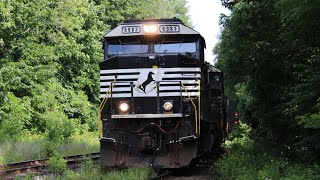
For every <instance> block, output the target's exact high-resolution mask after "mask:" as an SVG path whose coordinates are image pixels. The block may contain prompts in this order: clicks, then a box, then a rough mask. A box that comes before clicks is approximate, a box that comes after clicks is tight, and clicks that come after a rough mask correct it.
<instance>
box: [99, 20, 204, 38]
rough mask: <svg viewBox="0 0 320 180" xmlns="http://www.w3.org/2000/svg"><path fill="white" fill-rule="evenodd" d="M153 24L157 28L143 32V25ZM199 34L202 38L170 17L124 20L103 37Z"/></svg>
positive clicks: (179, 21)
mask: <svg viewBox="0 0 320 180" xmlns="http://www.w3.org/2000/svg"><path fill="white" fill-rule="evenodd" d="M148 25H155V27H156V28H157V30H156V32H154V33H146V32H144V27H143V26H148ZM170 28H171V29H170ZM170 34H171V35H173V34H180V35H199V36H200V37H201V38H203V37H202V36H201V35H200V33H199V32H197V31H195V30H194V29H192V28H189V27H187V26H186V25H184V24H183V23H182V21H181V20H180V19H178V18H172V19H141V20H126V21H124V23H122V24H120V25H119V26H117V27H115V28H114V29H112V30H111V31H109V32H108V33H106V35H105V36H104V37H107V38H108V37H119V36H124V37H128V36H139V35H170Z"/></svg>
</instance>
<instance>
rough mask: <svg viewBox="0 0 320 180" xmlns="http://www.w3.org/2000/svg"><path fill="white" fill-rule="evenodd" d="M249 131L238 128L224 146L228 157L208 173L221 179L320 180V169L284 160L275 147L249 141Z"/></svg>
mask: <svg viewBox="0 0 320 180" xmlns="http://www.w3.org/2000/svg"><path fill="white" fill-rule="evenodd" d="M249 131H250V129H249V128H248V126H246V125H245V124H241V125H240V126H239V127H238V128H237V129H235V131H234V132H233V134H232V135H231V141H228V142H227V143H226V146H225V149H226V151H227V153H226V154H225V155H224V156H223V157H222V158H221V159H219V160H218V162H217V163H215V165H214V166H213V167H211V169H210V171H211V173H214V174H218V175H219V177H220V179H232V180H233V179H239V180H241V179H243V180H248V179H249V180H251V179H253V180H255V179H261V180H265V179H288V180H289V179H297V180H299V179H301V180H304V179H319V178H320V167H319V165H315V164H314V165H310V164H302V163H299V162H295V161H292V160H290V159H288V158H286V157H285V156H284V155H283V154H281V151H279V149H278V148H277V147H276V146H272V145H271V146H270V145H267V144H266V143H260V142H255V141H253V140H251V139H250V138H248V134H249Z"/></svg>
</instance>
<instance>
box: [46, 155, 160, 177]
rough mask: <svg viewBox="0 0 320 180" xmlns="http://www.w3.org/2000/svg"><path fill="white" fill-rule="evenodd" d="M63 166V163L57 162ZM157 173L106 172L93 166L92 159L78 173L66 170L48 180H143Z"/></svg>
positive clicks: (85, 162) (146, 171)
mask: <svg viewBox="0 0 320 180" xmlns="http://www.w3.org/2000/svg"><path fill="white" fill-rule="evenodd" d="M55 163H57V164H58V165H59V166H61V161H60V162H58V161H55ZM154 175H155V172H154V171H152V170H151V169H149V168H129V169H124V170H105V169H102V168H101V167H100V165H97V164H93V162H92V161H91V160H90V159H86V160H84V161H83V162H82V164H81V166H80V168H79V169H78V170H76V171H71V170H66V169H64V171H63V173H61V171H60V172H58V173H56V172H53V173H52V174H51V175H50V176H48V177H47V178H46V179H47V180H51V179H61V180H62V179H63V180H87V179H90V180H143V179H148V178H149V177H153V176H154Z"/></svg>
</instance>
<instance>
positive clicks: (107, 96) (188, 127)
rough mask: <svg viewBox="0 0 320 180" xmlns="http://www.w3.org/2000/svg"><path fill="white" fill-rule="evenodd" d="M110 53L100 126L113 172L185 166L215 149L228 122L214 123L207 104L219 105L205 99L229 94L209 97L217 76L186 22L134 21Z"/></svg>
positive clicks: (109, 42)
mask: <svg viewBox="0 0 320 180" xmlns="http://www.w3.org/2000/svg"><path fill="white" fill-rule="evenodd" d="M103 48H104V61H102V62H101V63H100V99H101V104H100V107H99V119H98V125H99V136H100V143H101V148H100V154H101V158H102V160H103V163H104V164H105V165H106V166H144V167H146V166H153V167H162V168H177V167H183V166H188V165H189V164H190V162H191V161H192V160H193V159H195V158H196V157H198V156H200V155H201V154H203V153H204V152H206V151H208V150H209V149H210V148H211V147H212V146H213V144H214V143H215V142H214V141H215V140H216V139H217V138H214V137H217V135H216V134H217V132H218V128H217V127H218V126H219V125H218V124H219V121H220V119H221V118H222V116H219V115H218V116H215V118H216V121H214V120H213V119H212V118H210V117H208V116H209V115H210V113H211V111H212V110H210V108H209V109H208V108H205V107H207V105H206V104H204V103H207V104H209V103H213V99H214V98H209V99H210V100H204V101H201V96H204V97H205V98H206V96H207V95H208V93H209V92H210V93H213V94H212V95H214V93H216V94H217V93H218V95H219V96H221V92H222V90H223V89H221V88H220V89H219V90H221V91H216V90H213V89H212V88H211V89H212V91H207V90H209V89H210V87H211V85H210V82H209V78H211V77H209V75H208V74H210V73H209V70H212V71H215V70H217V69H216V68H214V67H211V65H208V64H206V63H204V55H203V54H204V48H205V41H204V39H203V37H202V36H201V35H200V34H199V33H198V32H196V31H194V30H193V29H191V28H188V27H186V26H185V25H184V24H183V23H182V22H181V21H180V20H179V19H158V20H130V21H126V22H125V23H123V24H121V25H119V26H118V27H116V28H115V29H113V30H111V31H110V32H108V33H107V34H106V35H105V37H104V45H103ZM219 72H221V71H218V70H217V71H216V72H215V73H219ZM218 83H219V82H218ZM216 94H215V95H214V96H217V95H216ZM211 114H212V113H211ZM201 123H203V124H204V125H205V126H203V127H202V126H201ZM208 128H209V129H208ZM202 132H204V133H203V134H202ZM207 133H209V134H210V135H209V136H210V138H209V139H208V138H204V136H207ZM212 136H214V137H212ZM203 143H205V144H206V145H205V146H204V145H203Z"/></svg>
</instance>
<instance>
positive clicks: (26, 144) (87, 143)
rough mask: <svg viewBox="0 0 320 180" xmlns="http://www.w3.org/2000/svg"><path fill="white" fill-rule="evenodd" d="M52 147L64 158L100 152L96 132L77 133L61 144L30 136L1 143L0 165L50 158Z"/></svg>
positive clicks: (38, 136) (37, 136)
mask: <svg viewBox="0 0 320 180" xmlns="http://www.w3.org/2000/svg"><path fill="white" fill-rule="evenodd" d="M50 145H51V146H54V147H52V148H55V149H57V151H58V153H59V154H61V155H62V156H69V155H74V154H86V153H92V152H99V146H100V144H99V140H98V135H97V133H96V132H85V133H82V134H80V133H76V134H74V135H73V136H72V137H71V138H70V139H69V140H68V141H65V142H61V143H59V144H53V143H50V142H48V141H46V140H45V139H44V138H43V137H42V136H40V135H34V136H33V135H29V136H26V138H24V139H21V141H18V142H12V141H5V142H1V143H0V164H6V163H12V162H19V161H26V160H34V159H44V158H49V157H48V149H50V148H51V147H50Z"/></svg>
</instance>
